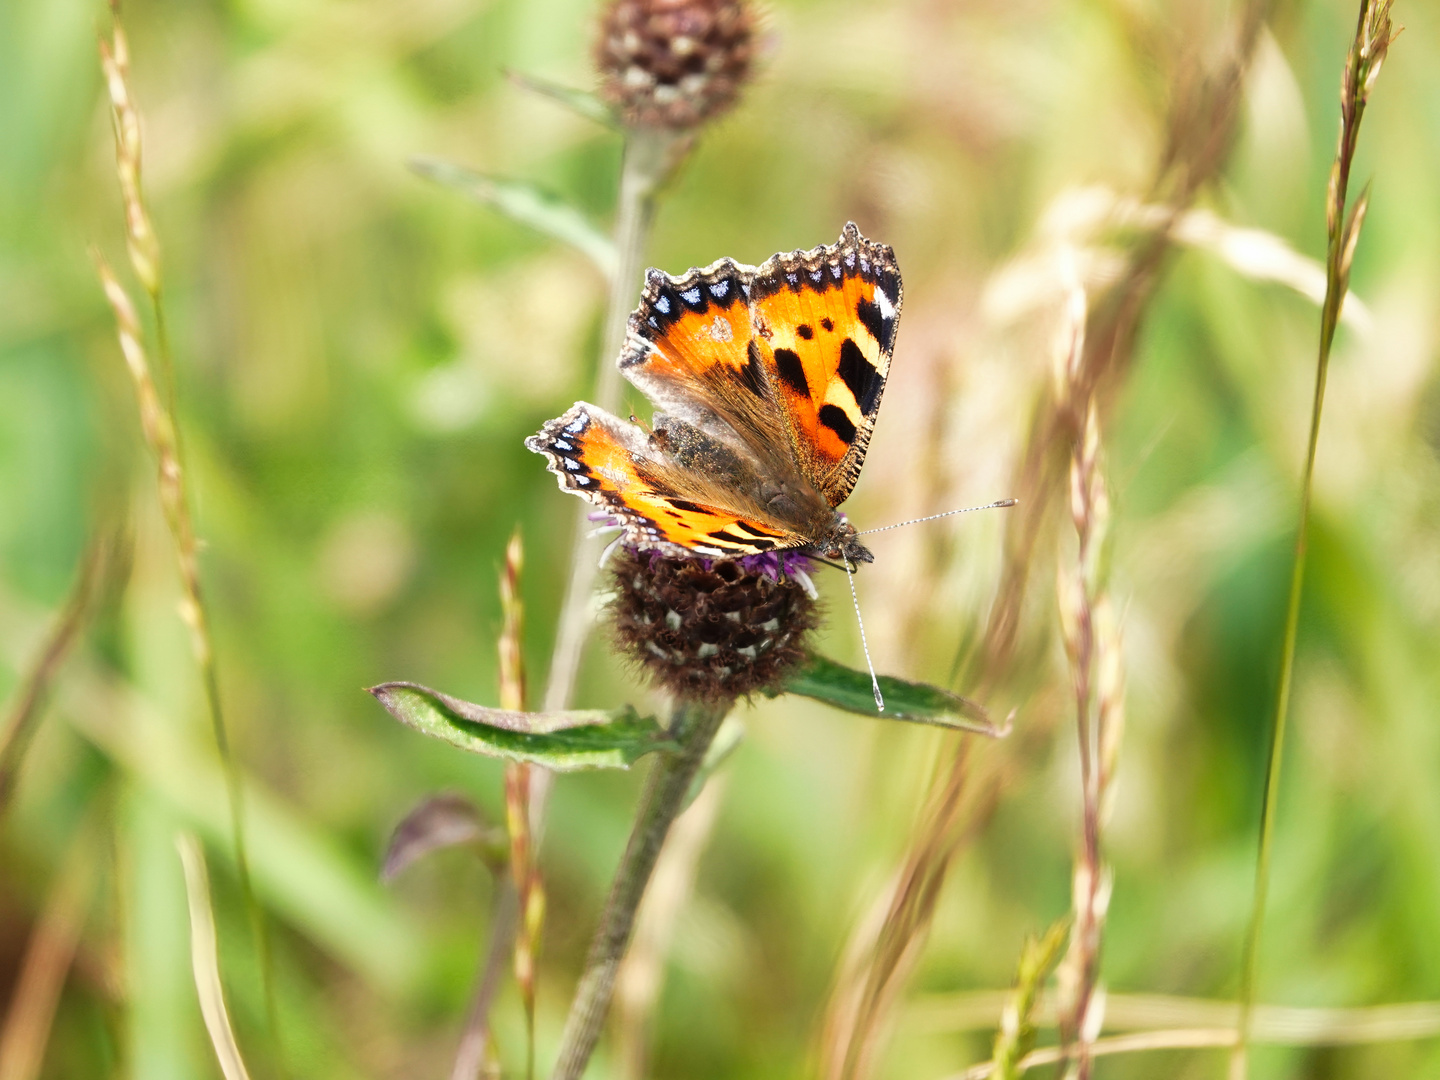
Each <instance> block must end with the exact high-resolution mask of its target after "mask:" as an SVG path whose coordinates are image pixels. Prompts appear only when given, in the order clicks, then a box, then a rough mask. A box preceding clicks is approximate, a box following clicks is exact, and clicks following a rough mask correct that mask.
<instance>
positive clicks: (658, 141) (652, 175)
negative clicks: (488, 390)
mask: <svg viewBox="0 0 1440 1080" xmlns="http://www.w3.org/2000/svg"><path fill="white" fill-rule="evenodd" d="M689 143H690V137H689V136H686V135H679V134H676V133H674V132H670V131H664V130H659V129H650V128H637V129H631V130H629V131H627V132H626V136H625V158H624V162H623V163H622V165H621V169H620V197H619V206H618V208H617V211H616V218H615V250H616V254H617V256H618V261H617V263H616V267H615V277H614V278H613V279H612V280H611V282H610V302H609V306H608V307H607V308H606V311H605V330H604V333H603V334H602V335H601V337H600V363H599V366H598V368H597V370H596V374H595V402H596V404H597V405H599V406H600V407H601V408H602V409H609V410H610V411H611V412H613V411H615V409H616V408H618V407H619V403H620V370H619V368H617V367H616V366H615V358H616V357H617V356H618V355H619V353H620V347H621V346H622V345H623V344H624V343H625V327H626V324H627V323H628V322H629V319H630V311H631V309H632V308H633V307H634V304H635V295H636V289H637V287H638V285H639V280H638V279H639V277H640V274H641V272H642V271H643V269H644V265H645V248H646V241H647V240H648V239H649V236H650V224H651V221H652V220H653V218H654V216H655V193H656V191H657V190H658V189H659V187H660V185H661V184H662V183H663V182H664V181H665V179H666V178H667V177H668V176H669V175H670V173H671V172H673V171H674V168H675V165H676V164H677V163H678V161H679V160H680V158H681V157H683V155H684V153H685V151H686V150H687V149H688V148H689ZM591 510H592V507H591V505H590V504H589V503H581V506H580V509H579V511H578V512H577V514H576V519H575V545H574V550H573V554H572V558H571V560H570V581H569V583H568V584H567V585H566V587H565V600H564V603H563V605H562V607H561V609H560V622H559V625H558V627H557V628H556V631H555V651H554V653H553V655H552V657H551V660H550V676H549V679H548V680H547V682H546V685H545V699H544V709H545V711H547V712H555V711H558V710H560V709H564V708H567V707H568V706H569V704H570V696H571V695H572V694H573V693H574V692H575V677H576V675H577V674H578V672H579V670H580V656H581V652H582V650H583V649H584V645H585V635H586V631H587V630H588V629H589V625H590V595H591V593H592V592H593V591H594V588H595V575H596V571H597V570H598V569H599V568H598V567H597V566H596V564H595V559H594V558H592V557H591V556H590V555H589V554H588V553H587V552H586V551H585V549H584V543H585V532H586V529H587V527H588V526H589V524H590V519H589V514H590V511H591ZM548 791H549V783H548V780H546V781H542V782H541V783H540V784H538V785H537V790H536V792H535V793H534V797H533V798H532V800H531V806H532V810H531V818H532V821H531V828H532V830H533V831H534V832H535V833H536V834H537V836H538V834H539V832H540V824H541V820H542V819H543V814H544V809H543V808H544V803H545V794H546V793H547V792H548Z"/></svg>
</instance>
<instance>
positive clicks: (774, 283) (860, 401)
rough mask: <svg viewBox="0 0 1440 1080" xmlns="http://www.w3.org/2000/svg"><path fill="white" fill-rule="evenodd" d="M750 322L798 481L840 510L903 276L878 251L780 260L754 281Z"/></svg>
mask: <svg viewBox="0 0 1440 1080" xmlns="http://www.w3.org/2000/svg"><path fill="white" fill-rule="evenodd" d="M751 292H752V298H751V317H752V321H753V323H754V325H755V333H756V341H757V344H758V347H759V353H760V356H761V359H762V361H763V362H764V363H765V367H766V370H767V371H768V372H770V373H772V378H773V381H774V382H775V384H776V386H777V388H778V390H779V397H780V400H781V402H782V403H783V406H784V410H785V416H786V420H787V423H788V427H789V432H790V435H791V440H792V443H793V446H794V448H795V456H796V459H797V462H798V464H799V467H800V471H801V474H802V475H803V476H804V477H805V479H806V480H808V481H809V482H810V483H811V484H812V485H814V487H815V488H816V490H818V491H819V492H820V493H821V494H822V495H824V496H825V499H826V501H827V502H828V503H829V504H830V505H831V506H838V505H839V504H840V503H841V502H843V501H844V500H845V499H846V497H848V496H849V494H850V492H851V490H852V489H853V488H854V486H855V481H856V479H857V478H858V477H859V475H860V467H861V465H863V464H864V462H865V451H866V449H867V447H868V446H869V445H870V434H871V432H872V431H873V430H874V427H875V417H876V415H877V414H878V413H879V411H880V398H881V395H882V394H883V393H884V390H885V380H886V378H887V376H888V375H889V373H890V357H891V353H892V351H893V350H894V345H895V331H896V326H897V324H898V323H899V319H900V304H901V300H902V293H901V283H900V273H899V270H898V269H897V268H896V266H895V256H894V253H893V252H892V251H891V250H890V248H889V247H888V246H886V245H884V244H874V243H871V242H870V241H868V240H866V239H865V238H864V237H862V236H861V235H860V232H859V230H858V229H856V228H855V226H854V225H853V224H851V225H847V226H846V227H845V232H844V233H843V234H842V235H841V237H840V243H838V244H836V245H834V246H833V247H821V248H816V249H815V250H814V251H810V252H795V253H793V254H790V255H777V256H775V257H774V258H772V259H770V260H769V261H768V262H766V263H765V265H764V266H762V267H760V269H759V271H758V272H757V273H756V276H755V280H754V282H753V283H752V288H751Z"/></svg>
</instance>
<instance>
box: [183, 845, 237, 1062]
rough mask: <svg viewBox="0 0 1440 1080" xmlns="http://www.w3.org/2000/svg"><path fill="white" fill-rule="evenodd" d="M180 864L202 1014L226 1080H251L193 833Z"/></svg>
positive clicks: (201, 858)
mask: <svg viewBox="0 0 1440 1080" xmlns="http://www.w3.org/2000/svg"><path fill="white" fill-rule="evenodd" d="M175 846H176V848H178V849H179V851H180V862H181V863H182V864H183V865H184V867H185V896H186V899H187V901H188V902H189V907H190V963H191V966H192V967H193V968H194V970H195V992H196V993H197V994H198V995H199V997H200V1014H201V1015H202V1016H203V1017H204V1018H205V1030H206V1031H207V1032H209V1034H210V1045H211V1046H212V1047H213V1048H214V1050H215V1059H216V1060H217V1061H218V1062H219V1063H220V1071H221V1072H222V1073H223V1074H224V1075H225V1080H250V1074H249V1073H248V1072H247V1071H246V1070H245V1060H244V1058H242V1057H241V1056H240V1047H239V1045H238V1044H237V1043H236V1042H235V1032H234V1031H233V1030H231V1027H230V1013H229V1010H227V1009H226V1007H225V990H224V988H223V987H222V986H221V985H220V955H219V945H218V942H217V941H216V938H215V916H214V913H213V912H212V911H211V909H210V877H209V875H208V874H207V873H206V870H205V856H204V854H203V853H202V852H201V850H200V841H198V840H196V839H195V837H194V836H193V835H192V834H190V833H180V834H179V835H178V836H176V837H175Z"/></svg>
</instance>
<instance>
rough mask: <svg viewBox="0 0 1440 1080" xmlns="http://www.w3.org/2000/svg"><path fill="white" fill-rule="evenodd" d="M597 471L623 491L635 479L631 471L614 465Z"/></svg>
mask: <svg viewBox="0 0 1440 1080" xmlns="http://www.w3.org/2000/svg"><path fill="white" fill-rule="evenodd" d="M595 471H596V472H598V473H599V474H600V475H601V476H603V477H604V478H605V479H606V480H609V481H610V483H612V484H614V485H615V486H616V487H617V488H620V489H621V490H622V491H623V490H624V489H625V488H627V487H629V486H630V482H631V481H632V480H633V479H634V476H633V475H632V474H631V473H628V472H626V471H625V470H624V469H617V468H615V467H614V466H613V465H607V466H605V467H604V468H603V469H596V470H595Z"/></svg>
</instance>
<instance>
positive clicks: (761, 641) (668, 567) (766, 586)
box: [610, 548, 817, 702]
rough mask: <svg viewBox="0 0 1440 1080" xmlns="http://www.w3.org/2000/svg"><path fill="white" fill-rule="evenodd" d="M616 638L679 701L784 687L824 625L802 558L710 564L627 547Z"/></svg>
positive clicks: (619, 571) (618, 569) (620, 563)
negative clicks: (814, 634)
mask: <svg viewBox="0 0 1440 1080" xmlns="http://www.w3.org/2000/svg"><path fill="white" fill-rule="evenodd" d="M611 565H612V567H613V569H614V575H615V581H614V587H615V599H614V600H613V601H612V603H611V608H610V610H611V616H612V620H613V623H614V629H615V639H616V643H617V645H618V646H619V648H620V649H621V651H622V652H624V653H625V655H627V656H628V657H630V658H631V659H633V660H634V661H635V662H636V663H637V664H639V665H640V666H641V667H642V668H643V669H644V670H645V672H646V674H648V675H649V676H650V678H651V679H652V680H653V681H654V682H655V683H657V684H658V685H659V686H661V687H663V688H664V689H666V690H668V691H670V692H671V693H673V694H675V695H676V696H677V697H681V698H687V699H690V700H699V701H707V702H723V701H731V700H734V699H735V698H739V697H745V696H747V695H750V694H753V693H755V692H757V691H765V690H777V689H779V688H780V687H781V686H782V685H783V683H784V681H785V678H786V677H787V676H788V675H789V674H790V673H791V672H792V671H793V670H794V669H795V667H796V666H797V665H799V664H800V663H801V661H803V660H804V658H805V638H806V636H807V635H808V633H809V632H810V631H811V630H812V629H814V627H815V625H816V622H817V614H816V607H815V600H814V599H813V596H812V593H811V591H810V590H809V589H807V587H806V585H807V584H808V580H809V579H808V577H806V576H805V570H806V567H807V565H808V564H807V563H806V561H805V560H804V559H803V558H802V557H801V556H798V555H778V554H774V553H768V554H766V555H756V556H750V557H747V558H743V559H722V560H711V559H702V558H692V557H676V556H670V555H664V554H662V553H660V552H658V551H637V550H634V549H632V548H624V549H622V550H621V551H620V552H619V553H617V555H616V557H615V559H614V561H613V562H612V564H611Z"/></svg>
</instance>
